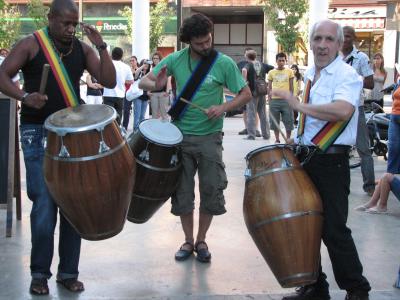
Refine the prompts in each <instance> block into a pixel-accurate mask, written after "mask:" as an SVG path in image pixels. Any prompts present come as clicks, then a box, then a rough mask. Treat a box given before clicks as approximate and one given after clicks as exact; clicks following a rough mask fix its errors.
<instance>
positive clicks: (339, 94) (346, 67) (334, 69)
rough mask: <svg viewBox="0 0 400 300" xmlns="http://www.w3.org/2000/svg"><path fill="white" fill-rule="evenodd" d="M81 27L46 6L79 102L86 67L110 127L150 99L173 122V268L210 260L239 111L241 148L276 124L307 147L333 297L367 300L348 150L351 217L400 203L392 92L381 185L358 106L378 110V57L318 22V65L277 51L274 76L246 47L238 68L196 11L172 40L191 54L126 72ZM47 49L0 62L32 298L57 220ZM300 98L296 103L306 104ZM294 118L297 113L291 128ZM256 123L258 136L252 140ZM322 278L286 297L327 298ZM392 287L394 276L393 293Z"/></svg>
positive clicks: (73, 9) (63, 224) (72, 279)
mask: <svg viewBox="0 0 400 300" xmlns="http://www.w3.org/2000/svg"><path fill="white" fill-rule="evenodd" d="M78 19H79V11H78V8H77V6H76V4H75V3H74V1H72V0H53V2H52V3H51V6H50V12H49V15H48V21H49V25H48V27H47V29H46V30H45V31H44V32H45V35H47V39H48V41H49V43H50V44H51V45H52V47H54V48H55V49H56V52H57V53H58V54H59V56H60V61H61V62H62V63H63V65H64V66H65V69H66V71H67V73H69V74H70V77H71V85H72V87H73V89H74V91H75V92H76V94H77V95H79V79H80V77H81V76H82V74H83V72H84V70H85V69H86V70H87V71H88V72H89V75H87V77H86V83H87V85H88V90H87V96H88V97H87V101H88V102H89V103H93V104H100V103H104V104H107V105H110V106H112V107H114V108H115V110H116V111H117V113H118V119H117V122H118V123H119V124H122V126H123V127H125V128H127V127H128V125H129V119H130V114H131V110H132V104H133V119H134V120H133V128H134V130H137V129H138V126H139V124H140V122H141V121H142V120H144V118H145V113H146V111H147V108H148V103H149V102H150V107H151V111H152V117H153V118H157V119H161V120H162V121H164V122H167V121H170V120H171V122H173V124H174V125H175V126H177V127H178V128H179V130H180V131H181V132H182V134H183V141H182V144H181V149H182V169H183V171H182V176H181V177H180V179H179V182H178V185H177V189H176V191H175V193H174V194H173V196H172V208H171V213H172V214H174V215H176V216H179V218H180V220H181V225H182V231H183V243H182V245H181V246H180V247H179V248H178V250H177V252H176V253H175V259H176V260H177V261H185V260H187V259H188V258H189V257H191V256H192V255H193V254H196V259H197V260H198V261H200V262H202V263H209V262H210V261H211V251H210V250H209V247H208V245H207V243H206V237H207V232H208V230H209V228H210V226H211V223H212V220H213V217H214V216H218V215H221V214H224V213H225V212H226V209H225V198H224V193H223V192H224V190H225V189H226V188H227V185H228V178H227V175H226V171H225V165H224V162H223V155H222V153H223V151H222V150H223V148H222V142H223V132H222V129H223V122H224V118H223V117H224V114H225V113H226V112H228V111H231V110H234V109H237V108H239V107H245V114H244V117H243V118H244V122H245V129H244V130H242V131H241V132H240V133H242V134H245V135H247V137H246V139H247V140H255V138H256V137H262V138H264V139H269V138H270V128H271V129H272V131H273V133H274V138H275V143H280V142H281V141H280V134H281V132H280V130H279V128H278V126H279V124H280V121H282V122H283V124H284V126H285V129H286V132H285V137H284V138H285V140H287V141H288V142H290V143H294V144H296V145H300V146H302V147H305V148H307V149H308V151H306V153H303V152H301V151H300V152H299V153H298V156H299V159H300V160H302V162H303V164H304V170H305V172H306V173H307V174H308V175H309V177H310V178H311V180H312V181H313V183H314V184H315V186H316V188H317V190H318V192H319V194H320V195H321V199H322V205H323V210H324V223H323V230H322V241H323V242H324V243H325V245H326V247H327V249H328V252H329V257H330V259H331V262H332V268H333V273H334V275H335V280H336V282H337V284H338V286H339V288H340V289H343V290H345V291H346V298H345V299H346V300H368V299H369V291H370V289H371V286H370V284H369V282H368V280H367V279H366V278H365V277H364V276H363V267H362V264H361V261H360V259H359V257H358V253H357V249H356V246H355V244H354V241H353V238H352V235H351V231H350V229H349V228H348V227H347V225H346V223H347V217H348V197H349V191H350V171H349V162H348V153H349V150H350V147H351V146H353V145H356V147H357V150H358V151H359V153H360V156H361V158H362V162H361V170H362V175H363V189H364V191H365V192H366V193H368V195H371V199H370V201H368V202H367V203H366V204H364V205H362V206H360V207H358V208H357V209H358V210H363V211H368V212H374V213H383V212H386V211H387V201H388V195H389V191H390V190H391V191H392V192H393V193H394V194H395V196H396V197H397V198H400V179H399V178H398V177H396V174H399V173H400V88H399V86H398V85H396V86H395V90H394V93H393V107H392V115H391V121H390V126H389V155H388V166H387V173H386V174H385V175H384V176H383V177H382V178H381V179H380V180H379V181H378V183H377V185H376V182H375V177H374V165H373V159H372V156H371V152H370V151H369V147H368V137H367V130H366V124H365V116H364V105H363V103H362V100H363V99H366V98H365V95H364V94H363V93H362V91H363V88H364V89H372V92H371V96H370V99H367V100H371V101H375V102H377V103H378V104H380V105H382V106H383V94H382V92H381V90H382V88H383V86H384V83H385V80H386V77H387V72H386V71H385V69H384V60H383V56H382V55H381V54H379V53H377V54H375V55H374V57H373V59H374V60H373V65H372V66H371V65H370V64H369V59H368V57H367V56H366V55H365V54H364V53H363V52H361V51H359V50H358V49H357V48H356V46H355V31H354V29H353V28H352V27H348V26H346V27H344V28H343V30H342V28H341V26H340V25H338V24H337V23H334V22H332V21H330V20H323V21H319V22H317V23H315V24H313V26H312V29H311V34H310V45H311V50H312V51H313V54H314V65H313V66H311V67H310V68H309V69H308V70H307V71H306V72H305V74H304V75H302V74H301V72H300V71H299V67H298V66H297V65H292V66H291V67H290V68H288V67H287V66H286V65H287V63H288V57H287V54H285V53H283V52H281V53H278V54H277V55H276V61H275V63H276V66H275V67H273V66H270V65H268V64H264V63H262V62H261V61H260V60H258V59H257V53H256V51H255V50H254V49H251V48H247V49H246V50H245V54H244V56H245V60H244V61H243V62H241V63H239V64H238V65H237V64H236V63H235V62H234V61H233V60H232V59H231V58H230V57H228V56H227V55H224V54H222V53H221V52H218V51H216V50H214V49H213V46H212V45H213V23H212V21H211V20H210V19H209V18H208V17H206V16H205V15H203V14H199V13H197V14H194V15H192V16H190V17H188V18H186V19H185V20H184V21H183V23H182V25H181V27H180V30H179V39H180V41H181V42H182V43H186V44H187V45H188V47H186V48H184V49H182V50H180V51H176V52H174V53H172V54H170V55H168V56H167V57H165V58H163V57H162V55H161V53H159V52H156V53H154V54H153V55H152V57H151V59H143V60H141V61H140V63H138V59H137V57H135V56H131V57H130V66H128V65H127V64H125V63H124V62H122V59H123V50H122V49H121V48H119V47H115V48H114V49H113V50H112V52H111V55H110V54H109V53H108V51H107V44H106V43H105V42H104V41H103V38H102V36H101V34H100V33H99V32H98V31H97V30H96V28H95V27H93V26H90V25H86V24H82V27H83V30H84V32H85V34H86V35H87V37H88V39H89V41H90V42H91V43H92V44H93V46H94V48H95V49H96V50H97V53H96V50H95V49H94V48H93V47H91V46H90V45H89V44H87V43H85V42H82V41H80V40H78V39H77V38H76V37H75V28H76V26H77V25H78ZM2 50H3V49H2ZM46 51H47V49H46V48H45V47H44V46H42V44H41V43H39V37H38V35H36V34H34V35H29V36H27V37H25V38H24V39H22V40H21V41H19V42H18V43H17V44H16V45H15V46H14V47H13V49H12V50H11V51H10V53H8V52H7V53H6V51H1V53H0V54H1V55H2V56H3V52H4V55H7V58H6V59H4V60H3V59H2V66H1V67H0V90H1V92H3V93H5V94H7V95H9V96H10V97H12V98H14V99H16V100H18V101H20V102H21V104H22V108H21V144H22V150H23V154H24V159H25V166H26V176H27V190H28V195H29V198H30V199H31V200H32V202H33V205H32V212H31V216H30V217H31V235H32V251H31V265H30V269H31V276H32V280H31V285H30V292H31V293H32V294H35V295H46V294H48V293H49V288H48V285H47V282H48V279H49V278H50V277H51V276H52V274H51V272H50V266H51V263H52V258H53V251H54V249H53V248H54V231H55V225H56V222H57V214H58V208H57V206H56V205H55V203H54V200H53V199H52V197H51V195H50V194H49V192H48V190H47V188H46V186H45V182H44V176H43V156H44V148H43V147H44V145H43V143H42V140H43V138H44V137H45V136H44V132H45V131H44V130H43V129H44V128H43V123H44V121H45V119H46V118H47V117H48V116H49V115H51V114H52V113H54V112H57V111H59V110H61V109H63V108H65V107H66V104H65V102H64V101H63V97H62V95H61V87H59V85H58V83H57V82H56V79H55V77H54V76H53V75H50V76H49V81H48V85H47V89H46V95H44V94H41V93H39V83H40V77H41V76H40V75H41V71H42V66H43V64H45V63H46V56H45V53H46ZM341 53H342V54H341ZM19 70H22V73H23V75H24V87H23V89H20V88H19V87H18V86H17V85H16V84H15V82H14V81H15V77H14V76H16V74H18V71H19ZM303 77H304V78H303ZM13 78H14V79H13ZM203 79H204V80H203ZM135 81H139V88H140V89H141V90H142V91H143V92H142V93H141V95H140V96H139V97H137V98H135V99H133V101H132V102H130V101H128V100H127V99H126V97H125V94H126V91H127V90H128V89H129V88H130V85H132V84H134V82H135ZM188 81H189V82H197V83H195V85H196V86H195V87H193V86H191V85H189V84H187V82H188ZM264 83H265V84H266V83H267V85H266V87H267V89H266V90H265V92H263V91H262V88H263V86H262V85H263V84H264ZM173 86H175V87H174V88H173ZM175 88H176V90H175ZM224 88H227V89H229V90H230V91H231V92H233V93H234V94H235V96H234V97H233V99H232V100H231V101H229V102H224V100H223V99H224V97H223V92H224ZM173 90H174V93H175V92H176V93H179V95H180V96H182V95H184V96H185V97H186V98H187V100H188V101H192V102H195V104H196V106H197V108H196V107H194V106H191V105H188V104H183V103H181V102H179V101H175V102H174V103H172V104H171V103H170V96H171V93H172V91H173ZM300 95H304V96H303V99H300ZM267 103H268V106H269V118H270V119H271V120H270V122H268V115H267V112H266V109H267ZM198 107H202V108H204V109H203V110H201V109H198ZM205 108H206V109H205ZM167 112H168V113H167ZM294 112H296V113H298V117H297V122H298V123H297V124H296V123H295V118H294ZM121 118H122V120H121ZM258 124H259V125H260V127H261V132H258ZM295 125H297V126H295ZM293 131H294V135H293V138H292V132H293ZM327 137H329V138H327ZM196 173H197V174H198V178H199V182H200V184H199V190H200V191H199V192H200V205H199V224H198V230H197V234H196V235H194V225H195V224H194V210H195V193H194V190H195V180H194V178H195V176H196ZM59 218H60V234H59V255H60V263H59V266H58V272H57V278H56V280H57V282H58V283H59V284H60V285H61V286H63V287H65V288H66V289H67V290H69V291H71V292H80V291H83V290H84V285H83V283H82V282H81V281H79V280H78V274H79V272H78V264H79V257H80V245H81V238H80V236H79V235H78V234H77V232H76V231H75V230H74V228H73V227H72V226H71V225H70V224H69V223H68V221H67V220H66V219H65V218H64V217H63V215H62V214H59ZM326 278H327V277H326V275H325V273H324V272H323V271H322V267H321V265H319V272H318V279H317V282H316V283H313V284H310V285H305V286H301V287H299V289H297V290H296V293H295V294H294V295H290V296H286V297H284V298H283V299H286V300H305V299H307V300H312V299H320V300H321V299H322V300H325V299H326V300H328V299H330V295H329V284H328V282H327V280H326ZM398 282H399V279H398V280H397V287H398V286H399V284H398Z"/></svg>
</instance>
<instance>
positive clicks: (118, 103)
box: [103, 97, 125, 124]
mask: <svg viewBox="0 0 400 300" xmlns="http://www.w3.org/2000/svg"><path fill="white" fill-rule="evenodd" d="M124 99H125V98H118V97H103V101H104V104H107V105H109V106H111V107H114V108H115V110H116V111H117V114H118V116H117V123H118V124H121V117H122V109H123V106H124Z"/></svg>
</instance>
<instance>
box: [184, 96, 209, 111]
mask: <svg viewBox="0 0 400 300" xmlns="http://www.w3.org/2000/svg"><path fill="white" fill-rule="evenodd" d="M179 100H180V101H182V102H185V103H186V104H189V105H191V106H193V107H195V108H197V109H200V110H201V111H202V112H203V113H205V114H208V109H206V108H203V107H201V106H199V105H197V104H196V103H193V102H191V101H188V100H186V99H184V98H182V97H181V98H179Z"/></svg>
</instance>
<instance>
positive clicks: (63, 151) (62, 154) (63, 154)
mask: <svg viewBox="0 0 400 300" xmlns="http://www.w3.org/2000/svg"><path fill="white" fill-rule="evenodd" d="M60 138H61V149H60V152H59V153H58V156H59V157H70V154H69V152H68V149H67V147H65V145H64V140H63V137H62V136H61V137H60Z"/></svg>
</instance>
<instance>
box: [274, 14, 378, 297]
mask: <svg viewBox="0 0 400 300" xmlns="http://www.w3.org/2000/svg"><path fill="white" fill-rule="evenodd" d="M342 45H343V30H342V28H341V26H340V25H339V24H337V23H334V22H332V21H330V20H324V21H320V22H318V23H316V24H314V25H313V27H312V29H311V34H310V46H311V49H312V51H313V54H314V66H312V67H311V68H309V69H308V70H307V71H306V73H305V74H304V80H305V82H306V88H307V87H310V90H309V101H305V102H304V103H300V102H299V101H297V98H296V97H295V96H293V95H292V94H291V93H289V92H285V91H279V90H276V91H273V94H275V95H277V96H279V98H281V99H284V100H286V101H287V102H288V103H289V105H290V107H291V108H293V109H294V110H296V111H298V112H299V114H300V118H299V119H300V124H299V127H298V128H297V132H296V133H295V143H296V144H298V145H301V148H302V149H305V151H303V152H304V153H302V154H300V159H301V160H302V161H303V162H304V165H303V166H304V170H305V171H306V172H307V174H308V175H309V176H310V179H311V180H312V181H313V183H314V184H315V186H316V188H317V189H318V192H319V194H320V196H321V200H322V205H323V209H324V214H323V218H324V221H323V229H322V240H323V242H324V244H325V245H326V247H327V249H328V253H329V257H330V259H331V263H332V268H333V273H334V275H335V280H336V282H337V284H338V286H339V288H341V289H343V290H346V292H347V294H346V297H345V300H368V299H369V295H368V294H369V291H370V289H371V287H370V285H369V283H368V280H367V279H366V278H365V277H364V276H363V274H362V273H363V267H362V265H361V262H360V259H359V257H358V253H357V249H356V246H355V244H354V241H353V237H352V235H351V230H350V229H349V228H348V227H347V225H346V222H347V217H348V205H349V203H348V196H349V192H350V169H349V149H350V147H351V145H354V144H355V142H356V135H357V119H358V110H357V108H358V102H359V94H360V91H361V88H362V81H361V79H360V77H359V76H358V74H357V72H356V71H355V70H354V69H353V68H352V67H350V66H349V65H347V64H346V63H345V62H344V61H343V60H342V58H341V56H339V50H340V48H341V46H342ZM303 117H304V119H303ZM303 120H304V121H303ZM338 122H340V123H338ZM330 125H335V126H336V125H340V126H339V127H340V128H339V130H335V129H334V128H333V127H329V126H330ZM302 128H304V130H302ZM329 128H333V129H329ZM336 128H338V127H336ZM323 129H324V130H323ZM326 132H328V135H327V134H326ZM324 135H325V136H324ZM328 136H329V137H331V139H330V140H329V141H328V142H325V143H321V142H320V141H322V140H324V137H325V138H326V137H328ZM335 137H336V138H335ZM310 154H311V155H310ZM329 299H330V295H329V284H328V282H327V280H326V275H325V273H324V272H323V271H322V267H321V266H320V269H319V273H318V277H317V281H316V282H315V283H314V284H310V285H305V286H302V287H300V288H299V289H297V290H296V293H295V294H294V295H291V296H286V297H284V298H283V300H329Z"/></svg>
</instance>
